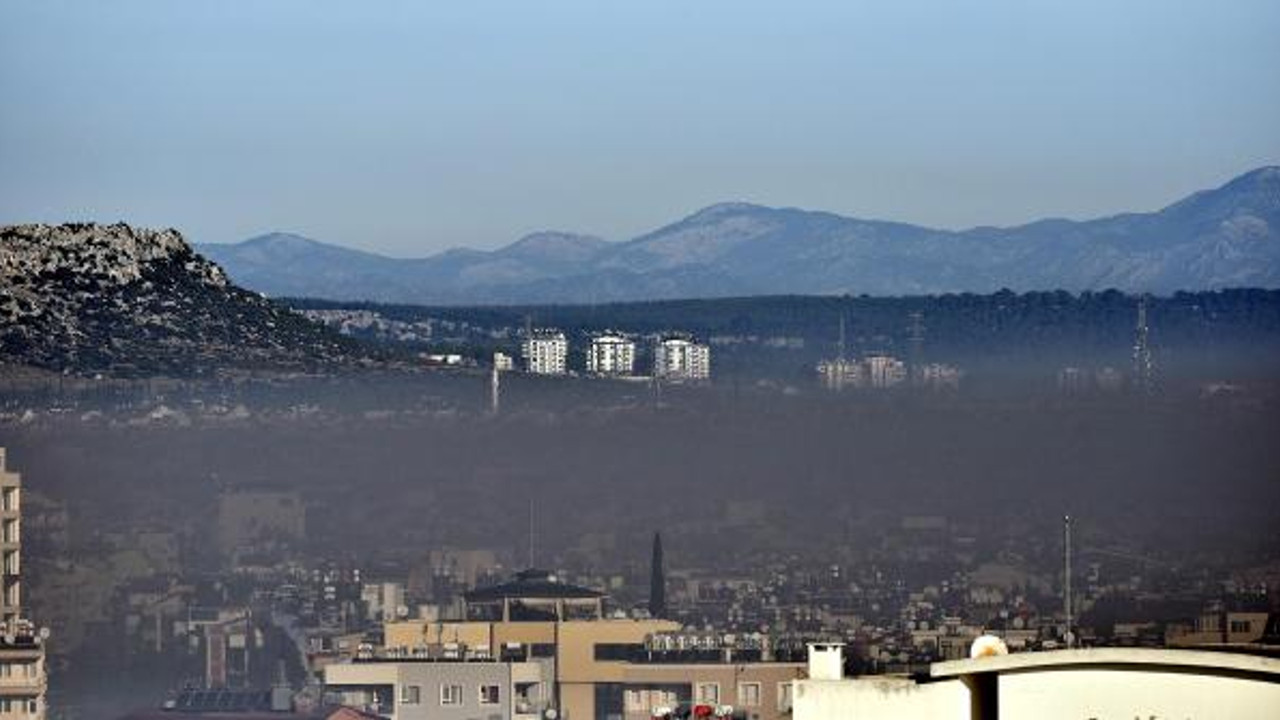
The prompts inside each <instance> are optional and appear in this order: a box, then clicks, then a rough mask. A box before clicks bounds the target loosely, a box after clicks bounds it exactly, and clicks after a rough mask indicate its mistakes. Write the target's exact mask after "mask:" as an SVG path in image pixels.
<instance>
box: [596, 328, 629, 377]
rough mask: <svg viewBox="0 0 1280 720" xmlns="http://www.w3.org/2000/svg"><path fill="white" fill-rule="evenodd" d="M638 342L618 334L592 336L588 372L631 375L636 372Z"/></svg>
mask: <svg viewBox="0 0 1280 720" xmlns="http://www.w3.org/2000/svg"><path fill="white" fill-rule="evenodd" d="M635 365H636V344H635V341H634V340H631V339H630V338H626V337H623V336H622V335H618V334H613V333H610V334H607V335H599V336H597V337H594V338H591V347H590V348H589V349H588V350H587V372H589V373H592V374H593V375H631V374H632V373H634V372H635Z"/></svg>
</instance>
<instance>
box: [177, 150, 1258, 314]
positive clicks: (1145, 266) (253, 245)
mask: <svg viewBox="0 0 1280 720" xmlns="http://www.w3.org/2000/svg"><path fill="white" fill-rule="evenodd" d="M197 249H198V250H199V252H200V253H202V254H203V255H205V256H206V257H208V258H210V259H212V260H213V261H215V262H217V263H218V264H219V265H221V266H222V267H223V268H224V269H225V270H226V271H227V272H228V273H229V274H230V276H231V277H232V278H234V279H235V280H236V281H237V282H239V283H241V284H243V285H245V286H246V287H249V288H252V289H254V290H258V291H260V292H263V293H266V294H268V295H273V296H294V297H316V298H327V299H335V300H371V301H378V302H393V303H419V304H453V305H458V304H490V303H499V304H510V303H596V302H606V301H628V300H657V299H671V298H686V297H729V296H745V295H766V294H818V295H830V294H870V295H920V294H938V293H958V292H974V293H983V292H993V291H996V290H999V289H1003V288H1008V289H1011V290H1015V291H1031V290H1057V289H1061V290H1069V291H1073V292H1079V291H1085V290H1103V289H1110V288H1115V289H1119V290H1124V291H1128V292H1154V293H1162V294H1163V293H1169V292H1173V291H1177V290H1212V289H1219V288H1226V287H1264V288H1276V287H1280V167H1263V168H1259V169H1257V170H1254V171H1252V172H1249V173H1246V174H1244V175H1241V176H1239V177H1237V178H1235V179H1233V180H1231V181H1230V182H1228V183H1226V184H1225V185H1223V186H1221V187H1218V188H1215V189H1211V190H1205V191H1202V192H1198V193H1195V194H1193V195H1190V196H1189V197H1187V198H1185V199H1182V200H1180V201H1178V202H1175V203H1173V204H1172V205H1169V206H1168V207H1165V208H1163V209H1161V210H1158V211H1155V212H1147V213H1126V214H1121V215H1114V216H1111V217H1104V218H1098V219H1093V220H1083V221H1076V220H1066V219H1045V220H1039V221H1036V222H1032V223H1028V224H1025V225H1018V226H1015V227H976V228H972V229H968V230H962V231H952V230H939V229H933V228H927V227H921V226H917V225H910V224H906V223H899V222H886V221H879V220H863V219H858V218H851V217H844V216H840V215H836V214H832V213H827V212H815V211H809V210H800V209H795V208H772V207H764V206H760V205H752V204H746V203H722V204H718V205H712V206H710V207H707V208H704V209H702V210H699V211H698V212H696V213H694V214H692V215H690V216H688V217H686V218H684V219H682V220H679V221H677V222H674V223H672V224H669V225H666V226H665V227H661V228H659V229H657V230H654V231H652V232H650V233H647V234H644V235H642V236H640V237H637V238H634V239H631V240H628V241H624V242H609V241H605V240H602V239H600V238H597V237H591V236H586V235H576V234H571V233H561V232H541V233H535V234H533V235H529V236H527V237H524V238H522V239H520V240H518V241H517V242H515V243H513V244H511V245H508V246H506V247H503V248H501V249H498V250H494V251H479V250H468V249H456V250H449V251H445V252H442V253H439V254H437V255H433V256H431V257H426V258H421V259H393V258H389V257H385V256H381V255H376V254H373V253H368V252H362V251H358V250H352V249H348V248H343V247H339V246H335V245H329V244H325V243H321V242H317V241H315V240H310V239H307V238H303V237H300V236H297V235H291V234H286V233H273V234H269V235H263V236H260V237H255V238H252V239H250V240H246V241H244V242H240V243H235V244H201V245H198V246H197Z"/></svg>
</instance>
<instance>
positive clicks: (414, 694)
mask: <svg viewBox="0 0 1280 720" xmlns="http://www.w3.org/2000/svg"><path fill="white" fill-rule="evenodd" d="M421 703H422V686H421V685H405V686H404V687H402V688H400V704H401V705H419V704H421Z"/></svg>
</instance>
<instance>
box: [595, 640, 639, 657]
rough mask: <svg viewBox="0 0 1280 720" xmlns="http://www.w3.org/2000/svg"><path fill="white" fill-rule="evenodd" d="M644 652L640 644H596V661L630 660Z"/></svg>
mask: <svg viewBox="0 0 1280 720" xmlns="http://www.w3.org/2000/svg"><path fill="white" fill-rule="evenodd" d="M643 650H644V645H641V644H640V643H596V645H595V656H596V660H597V661H599V660H630V659H631V658H633V657H635V656H636V655H637V654H639V653H640V652H642V651H643Z"/></svg>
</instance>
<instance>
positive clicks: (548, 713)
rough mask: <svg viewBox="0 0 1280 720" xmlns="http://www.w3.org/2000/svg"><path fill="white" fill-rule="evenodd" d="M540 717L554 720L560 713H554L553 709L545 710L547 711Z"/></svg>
mask: <svg viewBox="0 0 1280 720" xmlns="http://www.w3.org/2000/svg"><path fill="white" fill-rule="evenodd" d="M542 716H543V717H544V718H546V719H547V720H556V718H558V717H560V713H558V712H556V709H555V708H547V711H546V712H544V713H542Z"/></svg>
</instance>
